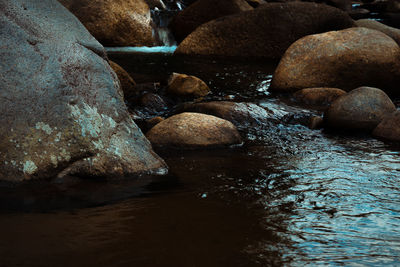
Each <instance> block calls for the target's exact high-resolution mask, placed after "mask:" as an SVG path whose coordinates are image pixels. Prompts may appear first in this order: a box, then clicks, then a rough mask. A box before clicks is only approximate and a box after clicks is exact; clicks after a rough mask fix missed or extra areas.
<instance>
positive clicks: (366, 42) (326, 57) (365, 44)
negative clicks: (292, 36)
mask: <svg viewBox="0 0 400 267" xmlns="http://www.w3.org/2000/svg"><path fill="white" fill-rule="evenodd" d="M398 84H400V48H399V46H398V45H397V43H396V42H395V41H394V40H393V39H392V38H390V37H389V36H387V35H385V34H383V33H381V32H379V31H375V30H371V29H366V28H350V29H346V30H342V31H332V32H327V33H322V34H316V35H310V36H306V37H304V38H302V39H300V40H298V41H297V42H295V43H294V44H293V45H291V46H290V48H289V49H288V50H287V51H286V53H285V55H284V56H283V57H282V59H281V61H280V62H279V65H278V67H277V68H276V70H275V73H274V76H273V79H272V82H271V87H270V90H271V91H279V92H293V91H297V90H300V89H303V88H311V87H335V88H341V89H344V90H345V91H349V90H351V89H353V88H356V87H359V86H364V85H367V86H373V87H379V88H381V89H382V90H384V91H386V92H389V93H393V94H399V93H400V90H399V89H400V88H399V87H398Z"/></svg>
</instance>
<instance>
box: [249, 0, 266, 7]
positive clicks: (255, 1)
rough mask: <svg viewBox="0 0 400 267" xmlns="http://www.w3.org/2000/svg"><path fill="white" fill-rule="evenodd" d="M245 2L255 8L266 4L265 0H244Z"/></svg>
mask: <svg viewBox="0 0 400 267" xmlns="http://www.w3.org/2000/svg"><path fill="white" fill-rule="evenodd" d="M246 2H247V3H248V4H249V5H250V6H252V7H254V8H257V7H259V6H260V5H262V4H266V3H267V1H264V0H246Z"/></svg>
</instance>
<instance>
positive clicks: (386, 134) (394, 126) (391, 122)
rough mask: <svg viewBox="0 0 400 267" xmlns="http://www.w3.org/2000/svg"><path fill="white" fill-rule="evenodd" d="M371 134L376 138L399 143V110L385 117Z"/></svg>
mask: <svg viewBox="0 0 400 267" xmlns="http://www.w3.org/2000/svg"><path fill="white" fill-rule="evenodd" d="M372 134H373V135H374V136H376V137H378V138H382V139H385V140H389V141H396V142H400V110H397V111H396V112H393V113H392V114H389V115H387V116H385V117H384V118H383V120H382V121H381V123H379V124H378V126H377V127H376V128H375V129H374V131H373V132H372Z"/></svg>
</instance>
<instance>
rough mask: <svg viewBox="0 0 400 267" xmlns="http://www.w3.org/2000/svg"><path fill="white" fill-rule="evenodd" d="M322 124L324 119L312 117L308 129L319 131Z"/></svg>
mask: <svg viewBox="0 0 400 267" xmlns="http://www.w3.org/2000/svg"><path fill="white" fill-rule="evenodd" d="M323 124H324V119H323V118H322V117H321V116H312V117H311V118H310V122H309V124H308V127H309V128H310V129H312V130H316V129H321V128H322V126H323Z"/></svg>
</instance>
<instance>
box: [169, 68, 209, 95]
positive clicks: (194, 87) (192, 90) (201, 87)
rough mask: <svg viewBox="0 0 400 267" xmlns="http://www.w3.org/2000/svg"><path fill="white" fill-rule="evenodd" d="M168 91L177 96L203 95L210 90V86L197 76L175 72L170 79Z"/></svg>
mask: <svg viewBox="0 0 400 267" xmlns="http://www.w3.org/2000/svg"><path fill="white" fill-rule="evenodd" d="M167 92H168V93H169V94H171V95H175V96H190V97H202V96H206V95H207V94H208V93H209V92H210V88H208V86H207V84H206V83H205V82H203V81H202V80H200V79H199V78H197V77H195V76H189V75H186V74H180V73H173V74H172V75H171V76H170V77H169V80H168V87H167Z"/></svg>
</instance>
